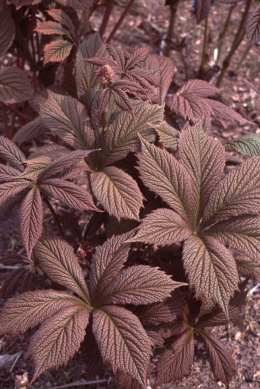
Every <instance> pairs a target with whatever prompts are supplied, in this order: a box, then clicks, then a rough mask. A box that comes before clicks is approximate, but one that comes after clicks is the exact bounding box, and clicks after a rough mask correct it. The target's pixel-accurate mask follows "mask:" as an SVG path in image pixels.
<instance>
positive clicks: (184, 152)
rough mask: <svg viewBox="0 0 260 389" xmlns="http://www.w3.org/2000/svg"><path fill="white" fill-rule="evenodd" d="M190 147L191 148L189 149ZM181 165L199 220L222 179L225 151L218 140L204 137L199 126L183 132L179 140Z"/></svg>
mask: <svg viewBox="0 0 260 389" xmlns="http://www.w3.org/2000/svg"><path fill="white" fill-rule="evenodd" d="M191 145H192V147H191ZM179 153H180V159H181V163H182V164H183V165H184V167H185V168H186V170H187V171H188V173H189V175H190V178H191V182H192V184H193V194H194V197H195V203H196V208H197V212H196V215H197V219H198V220H199V219H200V217H201V214H202V211H203V208H204V207H205V204H206V203H207V201H208V198H209V195H210V193H211V192H212V190H213V189H214V187H215V186H216V185H217V184H218V182H219V181H220V179H221V178H222V175H223V171H224V166H225V149H224V147H223V146H222V145H221V143H220V142H219V141H218V140H215V139H213V138H212V137H209V136H208V135H206V134H205V133H204V131H203V129H202V125H201V124H197V125H196V126H193V127H190V126H189V127H188V128H187V129H185V130H183V131H182V133H181V135H180V139H179Z"/></svg>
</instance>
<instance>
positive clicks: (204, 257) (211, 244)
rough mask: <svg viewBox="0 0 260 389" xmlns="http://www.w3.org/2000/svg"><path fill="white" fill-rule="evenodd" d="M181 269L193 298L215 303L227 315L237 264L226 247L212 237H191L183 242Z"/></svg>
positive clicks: (235, 281)
mask: <svg viewBox="0 0 260 389" xmlns="http://www.w3.org/2000/svg"><path fill="white" fill-rule="evenodd" d="M183 262H184V268H185V270H186V272H187V273H188V278H189V282H190V284H191V286H192V287H194V288H195V292H196V295H197V296H198V297H200V298H201V299H202V300H204V301H207V302H211V301H212V302H214V303H217V304H218V305H219V306H220V307H221V308H222V309H223V311H224V312H225V314H226V315H227V316H228V303H229V300H230V297H231V296H232V295H233V294H234V291H235V289H236V288H237V284H238V274H237V268H236V263H235V260H234V258H233V257H232V255H231V254H230V252H229V251H228V250H227V249H226V247H225V246H224V245H223V244H221V243H220V242H218V241H217V240H216V239H214V238H212V237H207V236H206V237H203V240H202V238H199V237H198V236H196V235H192V236H190V237H189V239H188V240H186V241H185V243H184V248H183Z"/></svg>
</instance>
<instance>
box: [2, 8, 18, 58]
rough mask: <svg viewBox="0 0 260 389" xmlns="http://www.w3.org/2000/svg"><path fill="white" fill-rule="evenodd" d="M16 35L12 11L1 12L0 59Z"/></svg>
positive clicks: (7, 9)
mask: <svg viewBox="0 0 260 389" xmlns="http://www.w3.org/2000/svg"><path fill="white" fill-rule="evenodd" d="M14 35H15V24H14V20H13V18H12V17H11V13H10V9H9V8H6V9H5V10H4V11H1V12H0V57H2V55H4V54H5V52H6V51H7V50H8V49H9V47H10V46H11V44H12V42H13V39H14Z"/></svg>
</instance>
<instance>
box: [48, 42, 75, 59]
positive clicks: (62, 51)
mask: <svg viewBox="0 0 260 389" xmlns="http://www.w3.org/2000/svg"><path fill="white" fill-rule="evenodd" d="M72 47H73V45H72V43H71V42H69V41H67V40H63V39H57V40H55V41H52V42H51V43H48V44H47V45H45V47H44V65H46V63H48V62H60V61H63V60H64V59H66V58H67V57H68V55H69V54H70V52H71V49H72Z"/></svg>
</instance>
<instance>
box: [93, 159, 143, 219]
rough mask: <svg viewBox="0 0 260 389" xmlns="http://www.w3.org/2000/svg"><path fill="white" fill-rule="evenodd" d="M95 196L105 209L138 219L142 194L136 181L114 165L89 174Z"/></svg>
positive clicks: (111, 212)
mask: <svg viewBox="0 0 260 389" xmlns="http://www.w3.org/2000/svg"><path fill="white" fill-rule="evenodd" d="M90 180H91V187H92V190H93V193H94V195H95V197H96V198H97V199H98V201H100V202H101V204H102V205H103V206H104V208H105V209H106V211H107V212H108V213H109V214H110V215H112V216H116V217H117V218H118V219H119V220H120V219H121V218H126V219H135V220H139V211H140V208H141V206H142V200H143V196H142V194H141V192H140V189H139V187H138V185H137V183H136V181H135V180H134V179H133V178H132V177H131V176H129V174H127V173H125V172H124V171H123V170H121V169H118V168H117V167H115V166H108V167H106V168H104V169H103V171H101V172H93V173H91V176H90Z"/></svg>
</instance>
